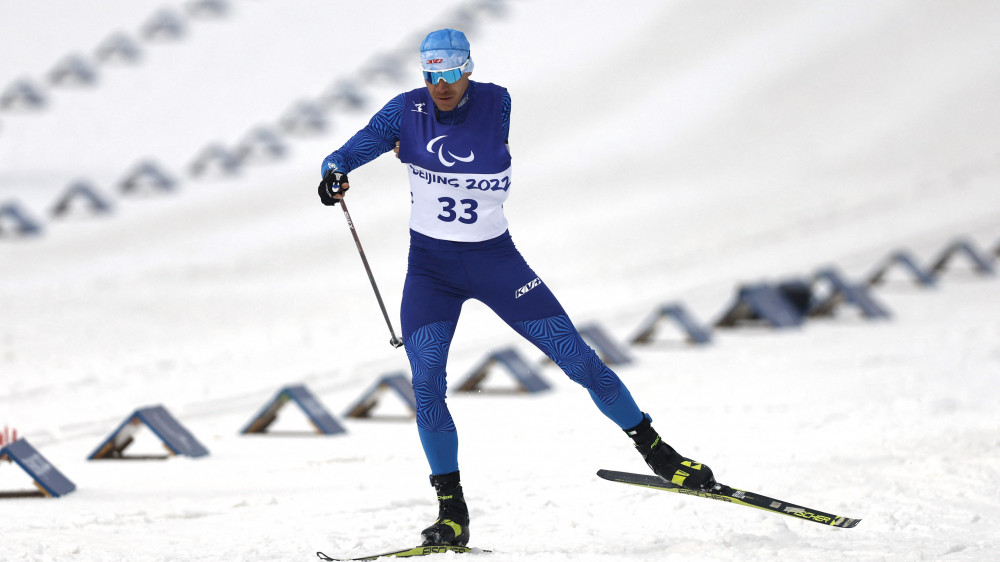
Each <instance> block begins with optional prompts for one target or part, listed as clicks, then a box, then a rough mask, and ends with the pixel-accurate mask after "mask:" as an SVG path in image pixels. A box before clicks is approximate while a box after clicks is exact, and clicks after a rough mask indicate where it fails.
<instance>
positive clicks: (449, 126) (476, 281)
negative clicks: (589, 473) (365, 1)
mask: <svg viewBox="0 0 1000 562" xmlns="http://www.w3.org/2000/svg"><path fill="white" fill-rule="evenodd" d="M420 64H421V67H422V70H423V78H424V86H423V87H421V88H417V89H415V90H411V91H409V92H405V93H402V94H399V95H397V96H396V97H394V98H393V99H392V100H390V101H389V102H388V103H387V104H386V105H385V106H384V107H383V108H382V109H381V110H379V112H378V113H376V114H375V116H374V117H372V119H371V121H370V122H369V123H368V125H367V126H366V127H365V128H363V129H362V130H360V131H358V133H356V134H355V135H354V136H353V137H352V138H351V139H350V140H348V141H347V143H346V144H344V146H342V147H341V148H339V149H338V150H336V151H334V152H333V153H331V154H330V155H329V156H327V157H326V159H325V160H324V161H323V166H322V172H321V173H322V175H323V180H322V182H321V183H320V185H319V197H320V200H321V201H322V202H323V204H325V205H336V204H338V203H339V201H340V200H341V199H342V198H343V197H344V195H345V192H346V191H347V190H348V189H349V187H350V183H349V181H348V178H347V174H348V173H350V172H352V171H353V170H355V169H357V168H358V167H359V166H361V165H363V164H366V163H368V162H370V161H372V160H374V159H375V158H376V157H378V156H380V155H382V154H384V153H386V152H388V151H390V150H393V149H396V150H397V151H398V152H397V156H398V157H399V159H400V161H402V162H403V163H404V164H405V165H406V169H407V177H408V178H409V180H410V199H411V203H412V205H411V211H410V222H409V226H410V251H409V258H408V268H407V272H406V279H405V282H404V286H403V297H402V303H401V310H400V318H401V320H402V336H403V344H404V347H405V349H406V354H407V357H408V359H409V362H410V367H411V370H412V374H413V391H414V394H415V395H416V398H417V432H418V434H419V437H420V442H421V445H422V446H423V449H424V454H425V455H426V457H427V461H428V463H429V464H430V469H431V476H430V481H431V485H432V486H433V487H434V488H435V490H436V491H437V496H438V518H437V520H436V521H435V522H434V524H432V525H431V526H430V527H428V528H427V529H424V530H423V532H422V533H421V538H422V540H423V544H425V545H466V544H468V542H469V510H468V508H467V507H466V503H465V498H464V495H463V491H462V486H461V482H460V478H459V469H458V434H457V432H456V429H455V422H454V420H453V419H452V417H451V414H450V413H449V411H448V406H447V403H446V401H445V391H446V388H447V383H446V380H445V379H446V373H445V367H446V361H447V357H448V349H449V347H450V345H451V341H452V337H453V336H454V333H455V327H456V324H457V322H458V318H459V314H460V312H461V307H462V304H463V303H464V302H465V301H466V300H468V299H476V300H479V301H481V302H482V303H484V304H485V305H487V306H488V307H490V309H492V310H493V311H494V312H495V313H496V314H497V315H498V316H499V317H500V318H501V319H503V320H504V321H505V322H506V323H507V324H508V325H510V326H511V328H513V329H514V330H515V331H516V332H517V333H518V334H520V335H521V336H523V337H524V338H525V339H527V340H528V341H530V342H531V343H532V344H534V345H535V346H537V347H538V348H539V349H540V350H541V351H542V352H543V353H545V354H546V355H547V356H548V357H549V358H550V359H552V361H554V362H555V363H556V364H557V365H558V366H559V367H560V368H561V369H562V370H563V371H564V372H565V373H566V374H567V375H568V376H569V377H570V378H571V379H573V380H574V381H576V382H577V383H579V384H580V385H582V386H583V387H584V388H586V389H587V390H588V391H589V393H590V396H591V398H592V399H593V401H594V403H595V404H596V405H597V407H598V409H599V410H600V411H601V412H602V413H603V414H604V415H605V416H607V417H608V418H609V419H611V420H612V421H613V422H614V423H615V424H617V425H618V427H620V428H621V429H622V430H624V431H625V432H626V434H627V435H628V436H629V437H631V438H632V440H633V441H634V444H635V447H636V448H637V449H638V450H639V453H640V454H641V455H642V457H643V459H644V460H645V461H646V463H647V464H648V465H649V467H650V468H651V469H652V470H653V472H654V473H655V474H657V475H658V476H660V477H662V478H664V479H666V480H668V481H671V482H673V483H675V484H677V485H680V486H683V487H685V488H690V489H694V490H707V489H710V488H711V487H712V486H713V485H714V484H715V478H714V476H713V474H712V470H711V469H710V468H709V467H708V466H706V465H703V464H700V463H697V462H694V461H692V460H691V459H688V458H686V457H683V456H681V455H680V454H679V453H677V452H676V451H675V450H674V449H673V448H671V447H670V446H669V445H667V444H666V443H665V442H664V441H663V440H662V439H660V436H659V435H658V434H657V432H656V431H655V430H654V429H653V427H652V426H651V425H650V422H651V418H650V416H649V415H648V414H645V413H643V412H642V411H641V410H640V409H639V407H638V406H637V405H636V403H635V400H634V399H633V398H632V395H631V394H630V393H629V391H628V389H627V388H626V387H625V385H624V384H623V383H622V381H621V379H619V378H618V375H616V374H615V373H614V372H613V371H612V370H611V369H609V368H608V367H607V366H606V365H605V364H604V363H603V362H602V361H601V360H600V359H599V358H598V356H597V354H596V353H595V352H594V350H593V349H591V348H590V347H589V346H588V345H587V344H586V343H585V342H584V341H583V339H582V338H581V337H580V334H579V333H578V332H577V330H576V328H575V327H574V326H573V323H572V322H571V321H570V319H569V317H568V316H567V315H566V312H565V311H564V310H563V308H562V306H561V305H560V304H559V302H558V301H557V300H556V298H555V296H554V295H553V294H552V292H551V291H550V290H549V287H548V286H547V285H546V284H545V283H544V282H542V280H541V278H540V277H539V276H538V275H537V274H536V273H535V272H534V271H533V270H532V269H531V268H530V267H529V266H528V264H527V263H526V262H525V260H524V258H523V257H521V254H520V253H519V252H518V250H517V249H516V248H515V247H514V243H513V242H512V240H511V236H510V233H509V232H508V230H507V219H506V217H505V216H504V211H503V203H504V201H506V199H507V197H508V195H509V193H510V190H511V188H512V187H513V184H512V181H511V156H510V151H509V149H508V145H507V139H508V132H509V128H510V109H511V101H510V95H509V94H508V92H507V90H506V89H504V88H503V87H500V86H497V85H495V84H490V83H485V82H473V81H472V80H470V79H469V76H470V75H471V74H472V71H473V66H474V65H473V61H472V57H471V51H470V45H469V41H468V40H467V39H466V37H465V34H464V33H462V32H461V31H457V30H454V29H440V30H437V31H434V32H431V33H430V34H428V35H427V37H426V38H425V39H424V41H423V42H422V43H421V45H420Z"/></svg>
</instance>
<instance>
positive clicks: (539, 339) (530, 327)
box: [401, 231, 642, 474]
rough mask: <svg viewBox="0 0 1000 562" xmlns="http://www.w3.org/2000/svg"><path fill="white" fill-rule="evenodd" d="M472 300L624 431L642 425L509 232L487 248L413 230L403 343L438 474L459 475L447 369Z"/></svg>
mask: <svg viewBox="0 0 1000 562" xmlns="http://www.w3.org/2000/svg"><path fill="white" fill-rule="evenodd" d="M470 298H471V299H476V300H478V301H481V302H482V303H484V304H485V305H486V306H488V307H490V308H491V309H492V310H493V311H494V312H495V313H496V314H497V315H498V316H500V318H502V319H503V320H504V321H505V322H507V324H509V325H510V326H511V327H512V328H514V330H516V331H517V333H519V334H521V336H523V337H524V338H525V339H527V340H528V341H530V342H531V343H532V344H534V345H535V346H536V347H538V349H540V350H541V351H542V352H543V353H545V355H547V356H548V357H549V358H550V359H552V360H553V361H554V362H555V363H556V364H557V365H559V367H560V368H561V369H562V370H563V371H564V372H565V373H566V374H567V375H568V376H569V377H570V378H571V379H572V380H574V381H576V382H577V383H579V384H580V385H581V386H583V387H584V388H586V389H587V390H588V391H589V392H590V396H591V398H592V399H593V400H594V403H595V404H596V405H597V407H598V408H599V409H600V410H601V412H603V413H604V415H605V416H607V417H608V418H610V419H611V420H612V421H614V422H615V423H616V424H617V425H618V426H619V427H620V428H622V429H626V428H629V427H634V426H635V425H637V424H638V423H639V422H640V421H641V420H642V413H641V411H640V410H639V407H638V406H637V405H636V403H635V401H634V400H633V399H632V395H631V394H630V393H629V391H628V389H627V388H626V387H625V385H624V384H623V383H622V381H621V379H619V378H618V375H616V374H615V373H614V372H613V371H612V370H611V369H609V368H608V367H607V365H605V364H604V363H603V362H602V361H601V360H600V358H598V357H597V354H596V353H595V352H594V350H593V349H591V348H590V346H588V345H587V344H586V342H584V341H583V338H581V337H580V334H579V332H577V330H576V328H575V327H574V326H573V323H572V322H571V321H570V319H569V317H568V316H566V312H565V311H564V310H563V308H562V306H561V305H560V304H559V302H558V301H557V300H556V298H555V296H554V295H553V294H552V292H551V291H550V290H549V289H548V287H547V286H546V285H545V284H544V283H543V282H541V280H540V279H539V277H538V276H537V275H536V274H535V272H534V271H532V270H531V268H530V267H528V264H527V263H526V262H525V261H524V258H522V257H521V254H520V253H519V252H518V251H517V248H515V247H514V243H513V241H512V240H511V238H510V235H509V234H507V233H505V234H504V235H502V236H500V237H497V238H494V239H492V240H487V241H485V242H450V241H445V240H436V239H433V238H429V237H427V236H424V235H422V234H419V233H417V232H412V231H411V233H410V255H409V261H408V268H407V272H406V281H405V283H404V286H403V301H402V310H401V317H402V326H403V341H404V343H405V347H406V355H407V357H408V358H409V360H410V369H411V370H412V372H413V391H414V393H415V394H416V398H417V431H418V433H419V434H420V442H421V444H422V445H423V448H424V454H425V455H426V456H427V461H428V463H429V464H430V467H431V472H432V473H433V474H446V473H449V472H454V471H456V470H458V434H457V432H456V430H455V422H454V420H453V419H452V417H451V413H450V412H449V411H448V405H447V402H446V400H445V394H446V390H447V381H446V376H447V374H446V364H447V360H448V348H449V347H450V345H451V341H452V337H453V336H454V334H455V327H456V325H457V322H458V317H459V314H460V313H461V310H462V304H463V303H464V302H465V301H467V300H469V299H470Z"/></svg>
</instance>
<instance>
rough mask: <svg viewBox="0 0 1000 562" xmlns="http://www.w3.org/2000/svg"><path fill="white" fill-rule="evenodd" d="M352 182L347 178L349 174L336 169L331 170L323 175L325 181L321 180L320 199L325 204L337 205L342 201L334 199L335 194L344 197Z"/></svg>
mask: <svg viewBox="0 0 1000 562" xmlns="http://www.w3.org/2000/svg"><path fill="white" fill-rule="evenodd" d="M350 188H351V186H350V182H348V180H347V174H345V173H343V172H338V171H336V170H330V171H329V172H327V173H326V176H324V177H323V181H321V182H319V200H320V201H322V202H323V204H324V205H336V204H337V203H340V199H334V198H333V196H334V195H338V194H339V195H340V196H341V198H343V196H344V194H345V193H346V192H347V190H348V189H350Z"/></svg>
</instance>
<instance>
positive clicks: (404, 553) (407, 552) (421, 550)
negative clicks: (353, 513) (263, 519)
mask: <svg viewBox="0 0 1000 562" xmlns="http://www.w3.org/2000/svg"><path fill="white" fill-rule="evenodd" d="M445 552H472V553H480V552H483V553H486V552H491V551H489V550H482V549H480V548H469V547H467V546H450V545H429V546H415V547H413V548H404V549H403V550H393V551H390V552H383V553H381V554H372V555H371V556H362V557H360V558H332V557H330V556H327V555H326V554H324V553H322V552H317V553H316V556H318V557H319V559H320V560H327V561H330V560H335V561H339V562H347V561H351V560H378V559H379V558H390V557H391V558H411V557H414V556H428V555H430V554H442V553H445Z"/></svg>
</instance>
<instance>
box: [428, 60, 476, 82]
mask: <svg viewBox="0 0 1000 562" xmlns="http://www.w3.org/2000/svg"><path fill="white" fill-rule="evenodd" d="M470 60H472V59H465V62H464V63H463V64H462V66H456V67H455V68H446V69H444V70H425V71H424V80H426V81H428V82H430V83H431V84H437V83H438V81H439V80H444V81H445V83H447V84H454V83H455V82H458V81H459V79H461V78H462V73H463V72H464V71H465V69H466V68H467V67H468V66H469V61H470Z"/></svg>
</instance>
